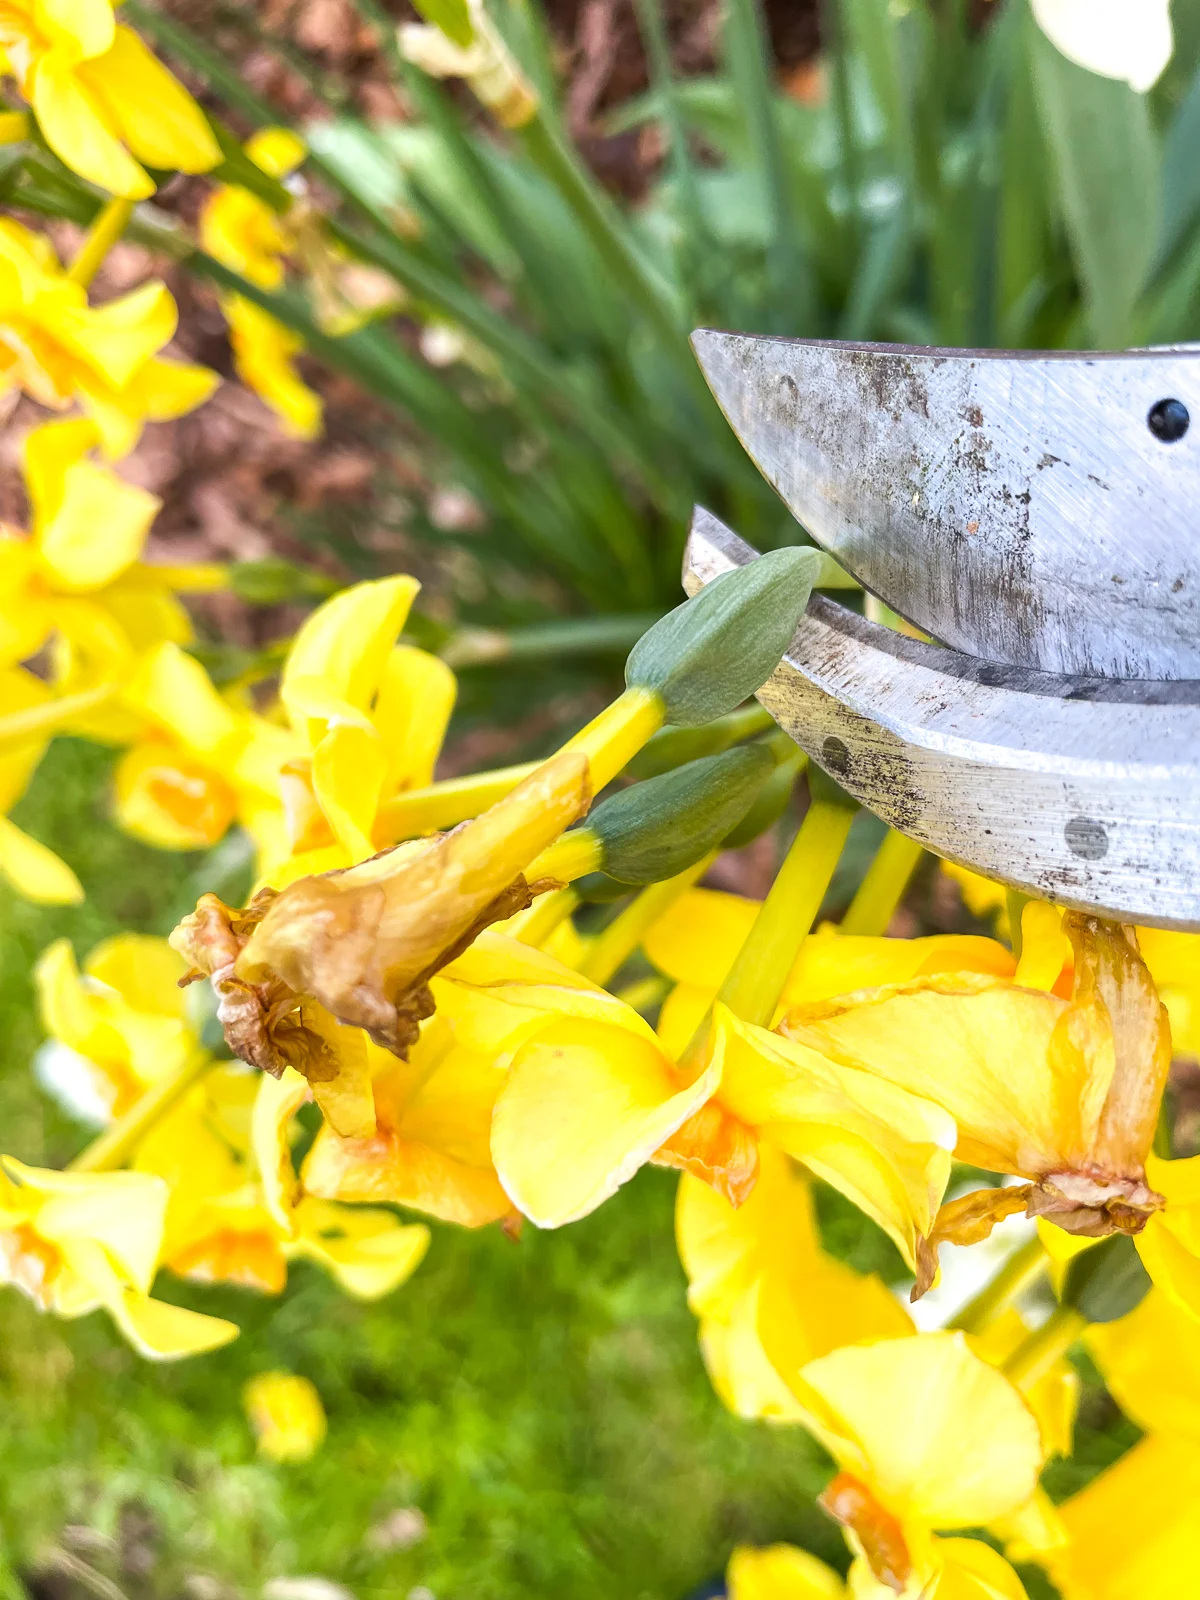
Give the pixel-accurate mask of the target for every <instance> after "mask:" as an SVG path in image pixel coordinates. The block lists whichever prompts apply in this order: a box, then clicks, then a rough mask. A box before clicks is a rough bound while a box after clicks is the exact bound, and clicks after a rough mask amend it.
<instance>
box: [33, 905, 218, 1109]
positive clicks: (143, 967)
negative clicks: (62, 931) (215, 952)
mask: <svg viewBox="0 0 1200 1600" xmlns="http://www.w3.org/2000/svg"><path fill="white" fill-rule="evenodd" d="M186 970H187V969H186V967H185V965H184V963H183V961H182V960H181V959H180V957H179V956H177V955H176V953H175V951H174V950H172V949H171V947H170V945H169V944H168V943H167V941H166V940H165V939H155V938H151V937H150V936H148V935H146V934H139V933H119V934H116V935H115V936H114V937H113V938H111V939H105V940H104V942H103V943H102V944H99V945H97V946H96V948H95V949H94V950H93V951H92V953H91V955H89V956H88V958H87V961H86V962H85V964H84V971H83V975H81V974H80V971H79V968H78V967H77V966H76V963H75V952H74V951H73V950H72V948H71V944H70V941H69V940H67V939H58V940H56V941H55V942H54V943H53V944H52V945H50V946H49V947H48V948H47V949H46V950H44V951H43V952H42V955H41V957H40V959H39V961H38V963H37V966H36V967H35V969H34V976H35V979H36V982H37V988H38V999H39V1002H40V1005H41V1013H42V1023H43V1025H44V1026H45V1029H46V1031H47V1033H48V1034H49V1035H50V1042H51V1046H52V1050H51V1051H50V1052H49V1053H48V1052H47V1049H46V1046H44V1045H43V1047H42V1050H41V1052H39V1063H38V1065H39V1075H40V1076H41V1078H42V1080H43V1082H46V1081H47V1080H49V1082H50V1083H51V1085H52V1086H53V1087H54V1088H55V1089H56V1090H57V1092H58V1093H59V1095H60V1097H61V1098H63V1099H64V1100H65V1101H67V1102H68V1103H72V1104H75V1105H83V1106H87V1107H95V1108H97V1109H99V1111H100V1112H101V1115H102V1118H103V1120H108V1119H109V1118H111V1117H113V1116H119V1115H120V1114H121V1113H122V1112H123V1111H126V1110H127V1109H128V1108H129V1107H130V1106H131V1105H132V1104H133V1102H134V1101H135V1100H136V1099H137V1097H138V1096H139V1095H140V1094H141V1092H142V1091H143V1089H145V1088H146V1087H147V1085H149V1084H151V1083H154V1082H155V1081H157V1080H158V1079H159V1078H163V1077H166V1076H168V1075H169V1074H173V1073H176V1072H178V1071H179V1070H180V1069H181V1068H182V1067H183V1065H184V1064H185V1062H187V1061H188V1060H190V1059H192V1058H194V1057H195V1056H196V1055H197V1054H198V1053H202V1052H201V1046H200V1041H199V1039H198V1038H197V1037H196V1034H195V1031H194V1030H193V1028H192V1027H191V1025H190V1023H189V1021H188V1017H187V1004H186V996H185V994H184V992H183V990H181V989H180V987H179V979H180V978H181V977H182V976H183V974H184V972H185V971H186Z"/></svg>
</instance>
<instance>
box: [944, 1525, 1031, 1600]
mask: <svg viewBox="0 0 1200 1600" xmlns="http://www.w3.org/2000/svg"><path fill="white" fill-rule="evenodd" d="M936 1549H937V1554H938V1556H939V1558H940V1559H941V1562H942V1570H941V1572H940V1574H939V1575H938V1578H937V1582H936V1583H935V1584H933V1585H932V1586H931V1587H930V1590H929V1596H930V1600H1028V1596H1027V1595H1026V1593H1025V1585H1024V1584H1023V1583H1022V1582H1021V1580H1020V1578H1019V1577H1018V1576H1017V1574H1016V1573H1015V1572H1014V1571H1013V1569H1012V1568H1011V1567H1010V1566H1009V1564H1008V1562H1007V1561H1006V1560H1005V1559H1004V1557H1003V1556H1002V1555H1001V1554H1000V1552H999V1551H998V1550H993V1549H992V1547H991V1546H990V1545H986V1544H984V1543H983V1541H982V1540H981V1539H939V1540H938V1542H937V1546H936Z"/></svg>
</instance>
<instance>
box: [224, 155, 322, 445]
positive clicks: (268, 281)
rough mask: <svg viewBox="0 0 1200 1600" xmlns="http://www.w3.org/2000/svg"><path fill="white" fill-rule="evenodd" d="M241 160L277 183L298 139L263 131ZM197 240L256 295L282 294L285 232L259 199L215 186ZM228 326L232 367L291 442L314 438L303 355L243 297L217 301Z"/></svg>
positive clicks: (289, 167)
mask: <svg viewBox="0 0 1200 1600" xmlns="http://www.w3.org/2000/svg"><path fill="white" fill-rule="evenodd" d="M245 149H246V154H247V155H248V156H249V158H250V160H251V161H253V162H254V163H255V165H256V166H258V167H259V168H260V169H261V170H262V171H263V172H266V173H268V174H269V175H270V176H271V177H272V178H285V177H287V175H288V174H289V173H290V172H292V171H293V169H294V168H295V167H297V166H299V164H300V162H301V161H303V159H304V156H305V148H304V145H303V143H302V142H301V140H299V139H298V138H297V137H296V135H295V134H293V133H291V132H289V131H288V130H287V129H286V128H264V129H263V130H262V131H261V132H259V133H256V134H255V135H254V137H253V138H252V139H249V140H248V141H247V143H246V147H245ZM200 240H201V243H202V244H203V246H204V248H205V249H206V250H207V251H208V253H209V254H210V255H211V256H215V257H216V259H217V260H218V261H220V262H223V263H224V265H225V266H227V267H232V268H233V269H234V270H235V271H236V272H239V273H240V274H241V275H242V277H243V278H247V279H249V281H250V282H251V283H253V284H255V285H256V286H257V287H258V288H260V289H270V290H277V289H280V288H282V287H283V282H284V275H285V265H284V264H285V258H286V257H287V256H288V254H289V253H290V252H291V251H292V250H293V249H294V248H295V244H296V238H295V233H294V230H293V228H292V227H291V226H290V225H289V223H288V220H287V219H286V218H285V217H282V216H280V215H279V213H277V212H275V211H273V210H272V209H271V207H270V206H269V205H268V204H267V203H266V201H265V200H263V199H261V198H260V197H259V196H258V195H255V194H251V192H250V191H249V190H248V189H243V188H240V187H239V186H238V185H236V184H221V185H220V186H219V187H218V188H217V189H215V190H214V191H213V193H212V194H211V195H210V196H209V197H208V199H207V200H206V201H205V204H204V209H203V211H202V212H201V215H200ZM221 310H222V311H223V312H224V315H225V320H226V322H228V324H229V338H230V343H231V344H232V346H233V360H234V366H235V367H236V369H237V374H238V376H239V377H240V378H241V380H242V382H243V383H245V384H246V386H247V387H248V388H250V389H253V390H254V392H255V394H257V395H259V396H260V397H261V398H262V399H263V400H264V401H265V402H266V403H267V405H268V406H270V408H271V410H272V411H274V413H275V414H276V416H277V417H279V418H280V420H281V421H282V422H283V424H284V426H285V428H286V430H287V431H288V432H289V433H290V434H292V435H294V436H295V437H296V438H299V439H312V438H315V437H316V436H317V434H318V433H320V431H321V400H320V396H319V395H317V394H315V393H314V392H313V390H311V389H310V388H309V387H308V386H307V385H306V384H305V383H304V381H303V379H302V378H301V377H300V375H299V373H298V372H297V371H296V366H295V358H296V356H297V355H298V354H299V352H300V351H301V349H302V348H303V343H302V341H301V339H300V338H299V336H298V335H297V334H295V333H293V332H292V330H291V329H290V328H285V327H284V325H283V324H282V323H281V322H279V321H278V320H277V319H276V318H275V317H273V316H271V314H270V312H268V311H264V310H263V308H262V307H261V306H259V305H256V304H255V303H254V301H252V300H247V299H246V297H245V296H244V295H239V294H225V295H222V296H221Z"/></svg>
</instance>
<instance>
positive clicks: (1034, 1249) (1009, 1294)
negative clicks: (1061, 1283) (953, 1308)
mask: <svg viewBox="0 0 1200 1600" xmlns="http://www.w3.org/2000/svg"><path fill="white" fill-rule="evenodd" d="M1048 1265H1049V1258H1048V1257H1047V1255H1046V1252H1045V1251H1044V1250H1043V1249H1042V1242H1041V1240H1040V1239H1038V1238H1037V1237H1034V1238H1032V1239H1030V1240H1029V1242H1028V1243H1027V1244H1023V1245H1022V1246H1021V1247H1020V1249H1019V1250H1014V1251H1013V1253H1012V1255H1010V1256H1009V1258H1008V1260H1007V1261H1005V1262H1004V1264H1003V1265H1002V1266H1001V1267H1000V1268H999V1270H998V1271H997V1272H996V1274H995V1275H994V1277H993V1278H992V1279H991V1281H990V1282H988V1283H985V1284H984V1286H983V1288H982V1289H980V1291H979V1293H978V1294H977V1295H975V1297H974V1298H973V1299H971V1300H968V1301H967V1303H966V1305H965V1306H964V1307H963V1308H962V1310H961V1311H960V1312H959V1313H958V1315H957V1316H956V1317H955V1318H954V1319H953V1321H952V1322H951V1324H950V1326H951V1327H952V1328H961V1329H962V1331H963V1332H964V1333H983V1332H985V1330H986V1329H988V1328H990V1327H991V1325H992V1323H993V1322H995V1321H996V1319H997V1317H1000V1316H1002V1315H1003V1313H1004V1312H1005V1311H1007V1310H1008V1308H1009V1306H1011V1305H1012V1303H1013V1301H1014V1300H1015V1299H1016V1298H1017V1297H1018V1295H1020V1294H1022V1293H1023V1292H1024V1291H1025V1290H1026V1289H1027V1288H1028V1287H1029V1285H1030V1284H1031V1283H1033V1282H1034V1281H1035V1280H1036V1279H1037V1278H1040V1277H1041V1275H1042V1273H1043V1272H1045V1270H1046V1267H1047V1266H1048Z"/></svg>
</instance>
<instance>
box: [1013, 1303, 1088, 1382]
mask: <svg viewBox="0 0 1200 1600" xmlns="http://www.w3.org/2000/svg"><path fill="white" fill-rule="evenodd" d="M1087 1326H1088V1321H1087V1318H1086V1317H1082V1316H1080V1314H1079V1312H1078V1311H1072V1309H1071V1308H1070V1306H1059V1307H1058V1308H1057V1309H1056V1310H1055V1311H1054V1312H1053V1313H1052V1314H1051V1316H1049V1317H1048V1318H1047V1319H1046V1321H1045V1322H1043V1323H1042V1325H1041V1327H1040V1328H1035V1329H1034V1330H1033V1332H1032V1333H1031V1334H1030V1335H1029V1337H1028V1338H1027V1339H1024V1340H1023V1341H1022V1342H1021V1343H1020V1344H1019V1345H1018V1346H1017V1348H1016V1349H1015V1350H1014V1351H1013V1353H1012V1355H1011V1356H1009V1358H1008V1360H1007V1361H1006V1362H1005V1363H1004V1365H1003V1367H1002V1368H1001V1371H1002V1372H1003V1373H1004V1375H1005V1377H1006V1378H1008V1379H1009V1380H1010V1382H1012V1383H1014V1384H1015V1385H1016V1387H1017V1388H1018V1389H1023V1390H1025V1391H1026V1392H1028V1390H1030V1389H1032V1388H1033V1386H1034V1384H1036V1383H1037V1382H1038V1381H1039V1380H1040V1379H1041V1378H1044V1377H1045V1376H1046V1374H1047V1373H1048V1372H1049V1371H1050V1370H1051V1368H1052V1367H1053V1366H1054V1364H1055V1362H1057V1361H1060V1360H1061V1359H1062V1357H1063V1356H1065V1355H1066V1353H1067V1351H1068V1350H1069V1349H1070V1348H1071V1346H1072V1345H1073V1344H1074V1343H1075V1341H1076V1340H1077V1339H1078V1338H1079V1335H1080V1334H1081V1333H1082V1332H1083V1330H1084V1329H1085V1328H1086V1327H1087Z"/></svg>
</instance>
